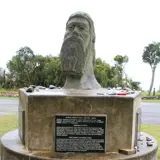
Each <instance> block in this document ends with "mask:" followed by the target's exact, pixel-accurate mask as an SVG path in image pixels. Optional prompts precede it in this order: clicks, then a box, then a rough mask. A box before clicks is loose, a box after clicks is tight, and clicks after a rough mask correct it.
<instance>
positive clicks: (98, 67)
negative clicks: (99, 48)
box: [0, 46, 140, 90]
mask: <svg viewBox="0 0 160 160" xmlns="http://www.w3.org/2000/svg"><path fill="white" fill-rule="evenodd" d="M128 60H129V58H128V56H122V55H117V56H115V57H114V62H115V64H114V65H113V66H111V65H110V64H108V63H106V62H105V61H104V60H102V59H101V58H97V59H96V63H95V66H94V71H95V76H96V79H97V81H98V82H99V83H100V84H101V86H102V87H117V86H119V87H129V88H131V89H136V90H139V89H140V87H139V84H140V83H139V82H135V81H133V80H132V79H130V78H128V75H127V74H126V73H125V69H124V68H125V64H126V63H127V62H128ZM64 81H65V76H64V75H63V72H62V69H61V60H60V57H59V56H53V55H47V56H42V55H38V54H34V52H33V50H32V49H31V48H29V47H27V46H25V47H22V48H20V49H19V50H18V51H17V52H16V54H15V55H14V56H13V57H12V58H11V60H9V62H8V63H7V72H6V70H4V69H2V68H1V69H0V85H1V87H3V88H21V87H28V86H29V85H31V84H33V85H41V86H45V87H48V86H49V85H51V84H53V85H55V86H57V87H62V86H63V84H64Z"/></svg>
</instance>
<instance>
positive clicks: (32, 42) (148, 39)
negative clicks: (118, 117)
mask: <svg viewBox="0 0 160 160" xmlns="http://www.w3.org/2000/svg"><path fill="white" fill-rule="evenodd" d="M159 7H160V1H159V0H79V1H76V0H57V1H54V0H14V1H13V0H0V22H1V23H0V55H1V58H0V67H3V68H5V67H6V63H7V62H8V61H9V60H10V59H11V58H12V56H13V55H15V54H16V53H15V52H16V51H17V50H18V49H19V48H20V47H24V46H29V47H30V48H31V49H32V50H33V51H34V53H35V54H42V55H44V56H45V55H48V54H52V55H55V56H56V55H57V54H58V53H59V52H60V48H61V44H62V41H63V36H64V32H65V23H66V21H67V19H68V17H69V15H70V14H72V13H73V12H76V11H84V12H87V13H89V14H90V16H91V17H92V19H93V20H94V23H95V31H96V57H100V58H102V59H103V60H105V61H106V62H108V63H110V64H113V57H114V56H116V55H117V54H121V55H128V57H129V62H128V64H127V65H126V72H127V74H128V76H129V77H130V78H132V79H133V80H136V81H140V82H141V86H142V87H143V89H146V90H148V89H149V85H150V79H151V69H150V66H149V65H148V64H144V63H143V62H142V52H143V49H144V47H145V46H147V45H148V44H149V43H152V42H153V41H155V42H160V8H159ZM159 73H160V65H159V66H158V67H157V70H156V77H155V85H154V87H156V89H159V86H160V74H159Z"/></svg>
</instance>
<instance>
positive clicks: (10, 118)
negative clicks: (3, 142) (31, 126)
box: [0, 114, 18, 137]
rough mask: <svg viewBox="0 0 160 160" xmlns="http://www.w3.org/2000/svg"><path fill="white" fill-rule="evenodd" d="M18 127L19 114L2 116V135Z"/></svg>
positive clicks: (0, 128) (0, 122) (0, 131)
mask: <svg viewBox="0 0 160 160" xmlns="http://www.w3.org/2000/svg"><path fill="white" fill-rule="evenodd" d="M16 128H18V116H17V114H13V115H5V116H0V137H1V136H2V135H3V134H4V133H6V132H9V131H11V130H14V129H16Z"/></svg>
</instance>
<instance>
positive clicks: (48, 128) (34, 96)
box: [19, 89, 141, 152]
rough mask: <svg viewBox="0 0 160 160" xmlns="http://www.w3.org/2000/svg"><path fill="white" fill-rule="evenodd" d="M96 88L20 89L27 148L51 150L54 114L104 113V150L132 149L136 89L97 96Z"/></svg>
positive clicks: (135, 126)
mask: <svg viewBox="0 0 160 160" xmlns="http://www.w3.org/2000/svg"><path fill="white" fill-rule="evenodd" d="M98 92H99V91H97V90H88V91H79V92H78V91H77V92H75V91H73V92H70V91H66V90H53V91H52V92H49V93H48V92H44V91H43V92H38V93H37V92H34V93H26V92H25V90H23V89H21V90H20V95H19V97H20V105H19V107H20V108H22V109H24V111H25V147H26V148H27V149H28V150H47V151H48V150H53V151H54V135H55V134H54V129H55V127H54V116H55V115H56V114H75V115H76V114H78V115H79V114H97V115H101V114H103V115H107V128H106V150H107V151H108V152H118V150H119V149H124V148H125V149H134V147H135V145H136V143H135V142H136V136H135V135H136V131H137V125H136V123H137V122H136V112H137V109H138V108H139V107H140V100H141V97H140V93H139V92H137V93H135V94H133V95H128V96H108V95H99V96H97V95H96V93H98Z"/></svg>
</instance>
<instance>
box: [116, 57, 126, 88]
mask: <svg viewBox="0 0 160 160" xmlns="http://www.w3.org/2000/svg"><path fill="white" fill-rule="evenodd" d="M128 60H129V58H128V56H126V55H125V56H122V55H117V56H115V57H114V61H115V67H114V68H113V69H114V72H115V77H114V79H115V81H117V84H118V85H120V86H122V87H123V85H124V81H123V78H124V79H125V81H126V73H125V64H126V63H127V62H128Z"/></svg>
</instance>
